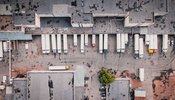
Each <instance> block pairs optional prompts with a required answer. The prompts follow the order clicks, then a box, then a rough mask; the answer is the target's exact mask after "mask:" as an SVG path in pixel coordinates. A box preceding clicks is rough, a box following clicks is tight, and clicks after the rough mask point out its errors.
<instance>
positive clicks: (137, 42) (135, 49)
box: [134, 34, 139, 54]
mask: <svg viewBox="0 0 175 100" xmlns="http://www.w3.org/2000/svg"><path fill="white" fill-rule="evenodd" d="M134 53H135V54H139V34H135V35H134Z"/></svg>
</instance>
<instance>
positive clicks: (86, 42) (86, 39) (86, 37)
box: [84, 34, 89, 46]
mask: <svg viewBox="0 0 175 100" xmlns="http://www.w3.org/2000/svg"><path fill="white" fill-rule="evenodd" d="M88 37H89V36H88V34H85V39H84V43H85V45H86V46H88V44H89V43H88V41H89V40H88Z"/></svg>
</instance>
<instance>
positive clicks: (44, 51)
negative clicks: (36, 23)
mask: <svg viewBox="0 0 175 100" xmlns="http://www.w3.org/2000/svg"><path fill="white" fill-rule="evenodd" d="M45 39H46V36H45V34H41V49H42V52H43V53H46V40H45Z"/></svg>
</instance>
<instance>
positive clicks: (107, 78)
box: [99, 68, 115, 85]
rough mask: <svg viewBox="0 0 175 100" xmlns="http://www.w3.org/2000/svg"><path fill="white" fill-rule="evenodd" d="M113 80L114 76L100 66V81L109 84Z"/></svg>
mask: <svg viewBox="0 0 175 100" xmlns="http://www.w3.org/2000/svg"><path fill="white" fill-rule="evenodd" d="M114 80H115V76H114V75H113V74H112V73H111V72H110V71H108V69H106V68H102V69H101V71H100V75H99V81H100V83H102V84H104V85H109V84H110V83H112V82H113V81H114Z"/></svg>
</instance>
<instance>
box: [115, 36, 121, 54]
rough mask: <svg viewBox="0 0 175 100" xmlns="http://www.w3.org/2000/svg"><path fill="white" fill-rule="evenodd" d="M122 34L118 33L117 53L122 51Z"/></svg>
mask: <svg viewBox="0 0 175 100" xmlns="http://www.w3.org/2000/svg"><path fill="white" fill-rule="evenodd" d="M120 37H121V36H120V34H119V33H117V35H116V41H117V43H116V44H117V46H116V47H117V48H116V49H117V53H120V52H121V40H120Z"/></svg>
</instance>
